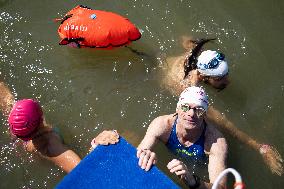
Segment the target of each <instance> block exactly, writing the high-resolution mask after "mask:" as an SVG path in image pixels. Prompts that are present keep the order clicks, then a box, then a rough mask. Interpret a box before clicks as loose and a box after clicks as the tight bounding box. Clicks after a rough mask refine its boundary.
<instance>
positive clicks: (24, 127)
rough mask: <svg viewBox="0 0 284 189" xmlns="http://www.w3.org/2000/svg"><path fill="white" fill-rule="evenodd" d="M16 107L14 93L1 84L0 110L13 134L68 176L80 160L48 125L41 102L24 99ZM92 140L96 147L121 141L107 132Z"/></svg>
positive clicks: (28, 148) (110, 132)
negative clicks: (6, 117)
mask: <svg viewBox="0 0 284 189" xmlns="http://www.w3.org/2000/svg"><path fill="white" fill-rule="evenodd" d="M13 104H14V97H13V95H12V93H11V91H10V90H9V88H8V87H7V86H6V85H5V84H4V83H3V82H0V108H1V110H2V112H3V114H4V115H6V116H8V122H9V128H10V132H11V134H12V135H13V136H15V137H17V138H19V139H21V141H23V146H24V148H25V149H26V150H27V151H28V152H32V153H34V152H36V153H38V154H39V155H40V156H42V157H44V158H46V159H48V160H50V161H52V162H53V163H55V164H56V165H57V166H59V167H60V168H61V169H62V170H64V171H65V172H67V173H69V172H70V171H71V170H72V169H73V168H75V167H76V166H77V164H78V163H79V162H80V161H81V158H80V157H79V156H78V155H77V154H76V153H75V152H74V151H72V150H71V149H70V148H68V147H67V146H66V145H65V144H64V143H63V139H62V138H61V137H60V136H59V134H58V132H55V131H54V129H53V128H52V127H51V126H50V125H48V124H47V123H46V122H45V120H44V116H43V112H42V109H41V107H40V105H39V103H38V102H37V101H35V100H33V99H23V100H19V101H17V102H16V103H15V104H14V105H13ZM9 112H10V114H9ZM93 141H95V142H93V143H95V146H96V145H100V144H102V145H108V144H114V143H116V142H118V134H117V133H116V132H112V131H104V132H102V133H100V134H99V135H98V136H97V137H96V140H93ZM93 146H94V145H93Z"/></svg>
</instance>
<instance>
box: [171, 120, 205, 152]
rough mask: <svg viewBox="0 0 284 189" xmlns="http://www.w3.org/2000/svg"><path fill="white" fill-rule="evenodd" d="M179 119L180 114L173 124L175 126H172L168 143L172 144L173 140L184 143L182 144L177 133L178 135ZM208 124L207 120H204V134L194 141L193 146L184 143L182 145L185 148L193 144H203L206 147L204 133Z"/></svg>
mask: <svg viewBox="0 0 284 189" xmlns="http://www.w3.org/2000/svg"><path fill="white" fill-rule="evenodd" d="M177 120H178V116H177V118H176V119H175V121H174V124H173V126H172V130H171V134H170V136H169V139H168V142H167V145H170V144H169V142H170V141H172V142H174V141H176V142H177V143H179V144H180V145H182V144H181V143H180V142H179V140H178V138H177V135H176V124H177ZM206 126H207V124H206V122H205V121H204V128H203V131H202V134H201V135H200V137H199V139H198V140H197V141H196V142H194V143H193V144H192V145H191V146H189V147H185V146H183V145H182V146H183V147H184V148H186V149H189V148H191V147H192V146H193V145H201V146H202V147H203V148H204V135H205V131H206ZM176 142H175V143H176Z"/></svg>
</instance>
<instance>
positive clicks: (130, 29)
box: [58, 5, 141, 48]
mask: <svg viewBox="0 0 284 189" xmlns="http://www.w3.org/2000/svg"><path fill="white" fill-rule="evenodd" d="M59 20H60V21H61V24H60V26H59V28H58V34H59V36H60V38H61V41H60V43H59V44H60V45H68V44H69V45H70V44H72V45H74V44H75V45H76V46H77V47H96V48H111V47H118V46H122V45H127V44H129V43H130V42H131V41H135V40H138V39H139V38H140V37H141V33H140V32H139V30H138V29H137V28H136V27H135V26H134V25H133V24H132V23H131V22H130V21H129V20H128V19H127V18H124V17H122V16H120V15H118V14H115V13H112V12H106V11H101V10H93V9H90V8H88V7H85V6H82V5H79V6H77V7H75V8H73V9H72V10H71V11H69V12H68V13H67V14H66V15H65V17H64V18H62V19H59Z"/></svg>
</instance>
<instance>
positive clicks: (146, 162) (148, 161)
mask: <svg viewBox="0 0 284 189" xmlns="http://www.w3.org/2000/svg"><path fill="white" fill-rule="evenodd" d="M137 158H139V161H138V165H139V166H140V167H141V168H142V169H144V170H145V171H149V170H150V168H151V167H152V165H153V164H156V162H157V157H156V154H155V152H152V151H151V150H147V149H137Z"/></svg>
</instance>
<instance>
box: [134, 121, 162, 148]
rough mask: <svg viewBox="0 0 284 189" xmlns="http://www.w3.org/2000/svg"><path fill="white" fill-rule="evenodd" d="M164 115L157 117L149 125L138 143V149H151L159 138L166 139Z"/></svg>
mask: <svg viewBox="0 0 284 189" xmlns="http://www.w3.org/2000/svg"><path fill="white" fill-rule="evenodd" d="M164 124H165V123H164V116H160V117H157V118H155V119H154V120H153V121H152V122H151V124H150V125H149V127H148V129H147V132H146V134H145V136H144V138H143V140H142V141H141V143H140V144H139V145H138V147H137V149H141V150H142V149H148V150H151V149H152V148H153V147H154V145H155V144H156V143H157V141H158V140H162V141H164V139H163V138H164V134H165V127H164V126H163V125H164Z"/></svg>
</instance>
